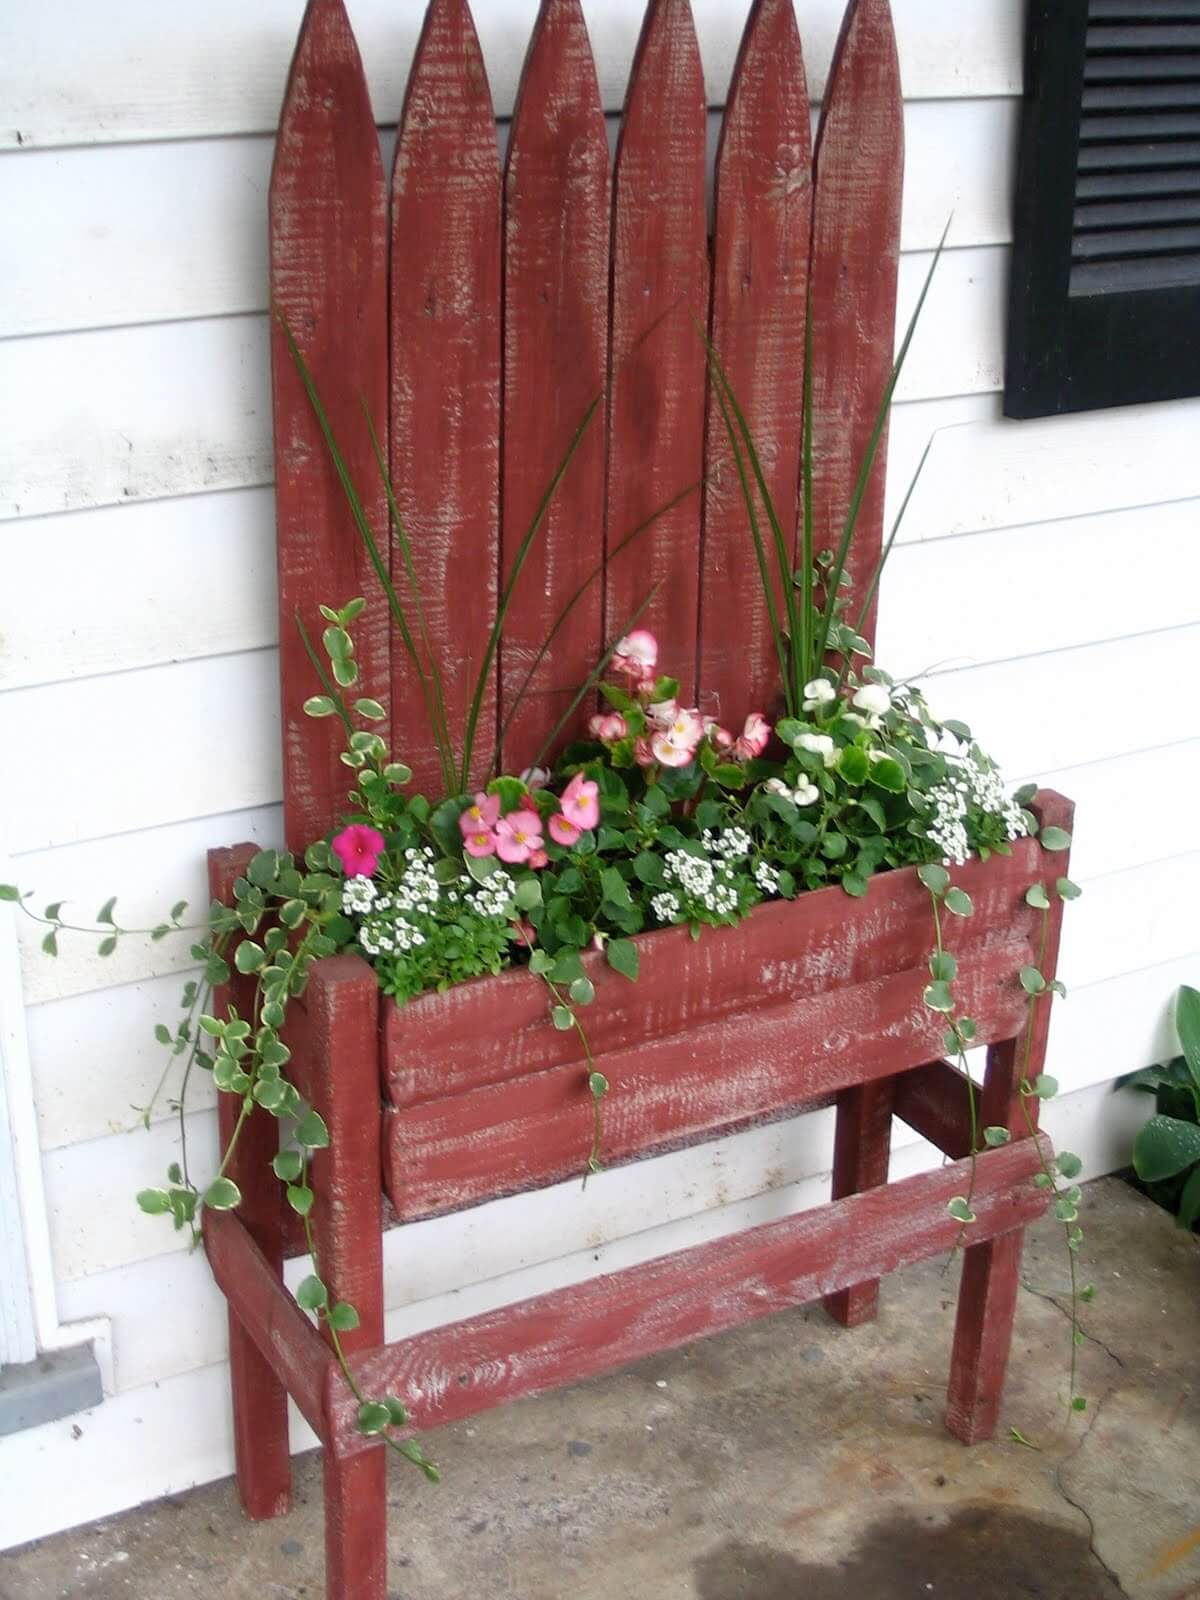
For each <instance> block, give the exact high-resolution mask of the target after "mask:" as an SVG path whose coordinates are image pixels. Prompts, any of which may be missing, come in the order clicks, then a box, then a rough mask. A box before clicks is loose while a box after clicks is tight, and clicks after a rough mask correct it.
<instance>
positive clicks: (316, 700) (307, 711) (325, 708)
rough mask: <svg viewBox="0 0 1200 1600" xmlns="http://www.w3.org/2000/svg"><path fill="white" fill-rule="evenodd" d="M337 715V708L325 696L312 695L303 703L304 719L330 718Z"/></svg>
mask: <svg viewBox="0 0 1200 1600" xmlns="http://www.w3.org/2000/svg"><path fill="white" fill-rule="evenodd" d="M336 714H337V706H336V705H334V703H333V701H332V700H331V699H330V698H329V696H328V695H327V694H314V695H310V696H309V698H308V699H307V700H306V701H305V702H304V715H305V716H306V717H332V716H336Z"/></svg>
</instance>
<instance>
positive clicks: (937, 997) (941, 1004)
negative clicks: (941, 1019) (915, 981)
mask: <svg viewBox="0 0 1200 1600" xmlns="http://www.w3.org/2000/svg"><path fill="white" fill-rule="evenodd" d="M921 998H922V999H923V1000H924V1002H925V1004H926V1005H927V1006H928V1007H929V1009H930V1010H931V1011H944V1012H950V1011H953V1010H954V996H953V995H952V994H951V992H950V985H949V984H948V983H945V982H943V981H941V980H939V981H937V982H935V983H930V984H927V985H926V987H925V992H924V994H923V995H922V996H921Z"/></svg>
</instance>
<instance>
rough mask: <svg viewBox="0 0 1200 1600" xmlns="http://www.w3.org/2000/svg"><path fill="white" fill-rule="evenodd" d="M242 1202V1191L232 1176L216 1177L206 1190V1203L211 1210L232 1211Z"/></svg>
mask: <svg viewBox="0 0 1200 1600" xmlns="http://www.w3.org/2000/svg"><path fill="white" fill-rule="evenodd" d="M241 1203H242V1191H241V1190H240V1189H239V1188H238V1186H237V1184H236V1183H234V1181H233V1179H232V1178H214V1179H213V1181H212V1182H211V1183H210V1184H209V1186H208V1188H207V1189H206V1190H205V1194H204V1204H205V1205H206V1206H207V1207H208V1208H209V1210H210V1211H232V1210H233V1209H234V1208H235V1206H240V1205H241Z"/></svg>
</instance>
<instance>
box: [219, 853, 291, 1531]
mask: <svg viewBox="0 0 1200 1600" xmlns="http://www.w3.org/2000/svg"><path fill="white" fill-rule="evenodd" d="M257 848H258V847H257V846H256V845H235V846H234V847H233V848H232V849H228V850H212V851H210V852H209V857H208V875H209V888H210V890H211V892H212V894H213V896H214V897H215V898H217V899H220V900H227V901H228V900H230V899H231V898H232V894H233V881H234V879H235V878H237V877H238V876H240V875H241V874H242V873H243V872H244V870H245V867H246V864H247V862H248V861H249V859H250V857H251V856H252V855H254V853H255V851H256V850H257ZM253 1003H254V980H253V978H247V977H243V976H242V975H241V974H240V973H235V974H234V976H233V977H232V979H231V980H230V982H229V983H228V984H226V985H225V986H224V987H223V988H221V989H219V990H218V991H217V993H216V996H215V1004H216V1006H217V1007H218V1009H221V1008H223V1007H224V1006H226V1005H229V1004H232V1005H234V1006H236V1007H237V1009H238V1013H239V1015H240V1016H243V1017H248V1016H250V1015H251V1014H252V1008H253ZM240 1109H241V1102H240V1101H239V1100H238V1098H237V1096H236V1095H231V1094H222V1095H220V1096H218V1107H217V1117H218V1122H219V1125H220V1132H221V1149H222V1150H224V1149H225V1146H226V1144H227V1143H228V1141H229V1138H230V1136H231V1134H232V1133H233V1128H234V1124H235V1123H236V1122H237V1119H238V1113H239V1111H240ZM278 1149H279V1125H278V1124H277V1123H276V1121H275V1119H274V1117H271V1116H269V1115H268V1114H267V1113H266V1112H264V1111H260V1112H257V1113H256V1114H255V1115H254V1116H252V1117H250V1118H248V1119H247V1121H246V1122H245V1124H244V1125H243V1128H242V1132H241V1134H240V1135H239V1137H238V1146H237V1149H236V1151H235V1152H234V1155H233V1158H232V1160H231V1162H230V1165H229V1167H228V1169H227V1170H228V1174H229V1176H230V1177H231V1178H232V1179H233V1181H234V1182H235V1183H236V1184H237V1186H238V1188H239V1189H240V1190H241V1191H242V1203H241V1205H240V1207H239V1208H238V1215H239V1216H240V1218H241V1220H242V1222H243V1223H244V1224H245V1225H246V1228H247V1230H248V1231H249V1233H250V1235H251V1237H252V1238H253V1240H254V1242H255V1244H257V1245H258V1247H259V1249H260V1250H261V1251H262V1253H263V1255H264V1256H266V1258H267V1260H268V1261H269V1262H270V1264H271V1266H272V1267H273V1268H274V1270H275V1271H276V1272H277V1273H278V1274H279V1276H280V1278H282V1277H283V1195H282V1191H281V1189H280V1186H279V1181H278V1179H277V1178H276V1177H275V1175H274V1173H273V1172H272V1171H271V1170H270V1163H271V1159H272V1157H273V1156H274V1155H275V1153H276V1152H277V1150H278ZM229 1369H230V1379H231V1386H232V1390H233V1445H234V1461H235V1466H236V1471H237V1484H238V1493H239V1495H240V1497H241V1501H242V1506H243V1508H244V1509H245V1512H246V1515H247V1516H249V1517H253V1518H254V1519H255V1520H256V1521H263V1520H265V1519H266V1518H268V1517H277V1516H279V1515H280V1513H282V1512H284V1511H286V1510H287V1509H288V1502H289V1499H290V1495H291V1460H290V1455H289V1451H288V1420H287V1391H286V1389H285V1388H284V1386H283V1384H282V1383H280V1381H279V1379H278V1378H277V1377H276V1376H275V1373H274V1372H273V1371H272V1369H271V1367H270V1365H269V1364H268V1362H267V1361H265V1360H264V1358H263V1356H262V1355H261V1354H260V1352H259V1349H258V1346H257V1345H256V1344H255V1343H254V1341H253V1340H252V1339H251V1337H250V1335H249V1334H248V1333H247V1332H246V1330H245V1328H244V1327H243V1326H242V1324H241V1322H240V1321H239V1320H238V1316H237V1313H236V1312H235V1311H234V1309H233V1307H232V1305H231V1306H230V1308H229Z"/></svg>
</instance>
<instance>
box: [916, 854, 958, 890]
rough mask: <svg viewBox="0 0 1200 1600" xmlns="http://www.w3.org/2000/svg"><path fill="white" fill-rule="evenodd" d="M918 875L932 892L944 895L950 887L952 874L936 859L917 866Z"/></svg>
mask: <svg viewBox="0 0 1200 1600" xmlns="http://www.w3.org/2000/svg"><path fill="white" fill-rule="evenodd" d="M917 877H918V878H920V880H921V882H922V883H923V884H924V885H925V887H926V888H927V889H928V890H929V892H930V894H937V895H942V894H945V892H946V890H947V889H948V888H949V887H950V874H949V873H948V872H947V871H946V869H945V867H943V866H940V865H939V864H938V863H937V862H936V861H927V862H926V863H925V865H924V866H921V867H918V868H917Z"/></svg>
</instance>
